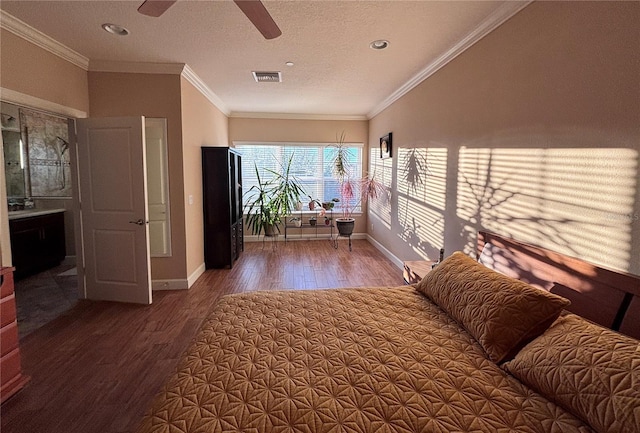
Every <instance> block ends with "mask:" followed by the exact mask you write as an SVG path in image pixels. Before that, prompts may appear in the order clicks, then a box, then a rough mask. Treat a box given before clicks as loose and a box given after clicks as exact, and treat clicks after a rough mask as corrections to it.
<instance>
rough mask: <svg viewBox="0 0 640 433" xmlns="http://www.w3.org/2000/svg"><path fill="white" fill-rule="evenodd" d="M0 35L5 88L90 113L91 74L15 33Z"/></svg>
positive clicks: (0, 83) (0, 78)
mask: <svg viewBox="0 0 640 433" xmlns="http://www.w3.org/2000/svg"><path fill="white" fill-rule="evenodd" d="M0 32H1V34H0V52H1V53H2V61H1V62H0V86H1V87H3V88H5V89H10V90H13V91H16V92H20V93H23V94H26V95H30V96H34V97H36V98H40V99H43V100H45V101H50V102H53V103H56V104H59V105H62V106H65V107H71V108H74V109H76V110H80V111H83V112H88V111H89V93H88V87H87V71H85V70H84V69H82V68H79V67H77V66H75V65H74V64H72V63H69V62H67V61H66V60H63V59H61V58H60V57H58V56H56V55H54V54H51V53H50V52H48V51H46V50H44V49H42V48H40V47H38V46H36V45H34V44H32V43H30V42H27V41H25V40H24V39H22V38H20V37H18V36H16V35H14V34H13V33H11V32H8V31H6V30H4V29H1V30H0ZM40 108H42V107H40Z"/></svg>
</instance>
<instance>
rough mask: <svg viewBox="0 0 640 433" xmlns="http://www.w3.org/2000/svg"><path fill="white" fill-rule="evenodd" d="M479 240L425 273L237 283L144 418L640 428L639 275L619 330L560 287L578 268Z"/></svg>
mask: <svg viewBox="0 0 640 433" xmlns="http://www.w3.org/2000/svg"><path fill="white" fill-rule="evenodd" d="M487 244H488V245H487ZM479 246H480V249H479V258H480V262H478V261H476V260H473V259H471V258H469V257H467V256H466V255H464V254H462V253H459V252H458V253H454V254H452V255H451V256H450V257H448V258H447V259H446V260H445V261H444V262H443V263H441V264H440V265H439V266H438V267H437V268H436V269H435V270H433V271H432V272H430V273H429V274H428V275H427V276H426V277H425V278H424V279H423V280H422V281H421V282H420V283H418V284H416V285H413V286H401V287H377V288H347V289H332V290H315V291H266V292H252V293H244V294H237V295H229V296H226V297H224V298H222V300H221V301H220V303H219V304H218V305H217V306H216V307H215V308H214V310H213V311H212V313H211V315H210V316H209V318H208V319H207V320H206V321H205V322H204V324H203V326H202V328H201V330H200V331H199V333H198V335H197V337H196V339H195V341H194V342H193V344H192V345H191V347H190V348H189V349H188V351H187V352H186V354H185V355H184V357H183V359H182V360H181V362H180V364H179V366H178V369H177V371H176V373H175V374H174V375H173V376H172V377H170V378H169V380H168V381H167V383H166V385H165V387H164V389H163V390H162V391H161V392H160V393H159V395H158V396H157V398H156V399H155V401H154V403H153V405H152V407H151V408H150V410H149V412H148V414H147V415H146V416H145V418H144V419H143V421H142V423H141V425H140V427H139V429H138V432H139V433H150V432H167V433H168V432H176V433H177V432H180V433H187V432H189V433H195V432H256V433H258V432H265V433H266V432H306V433H320V432H323V433H324V432H352V433H360V432H389V433H391V432H403V433H404V432H531V433H543V432H544V433H550V432H585V433H586V432H598V433H605V432H606V433H637V432H638V425H640V391H639V390H640V342H639V341H638V340H637V339H635V338H632V337H631V336H629V335H624V334H623V333H622V331H623V330H626V331H628V333H630V334H632V333H633V332H634V330H636V329H637V326H638V323H637V321H638V320H640V319H639V318H638V316H637V315H635V316H634V315H633V314H631V315H629V313H630V312H631V313H633V310H632V308H633V305H634V303H635V302H637V298H638V292H637V289H638V281H639V280H640V279H638V277H634V276H631V275H625V278H628V280H626V279H625V280H624V281H628V282H631V283H632V284H635V286H633V285H631V286H626V287H624V288H622V289H620V288H616V289H615V290H621V291H622V292H624V293H625V295H623V296H622V301H620V303H619V305H617V310H616V311H615V314H614V319H613V322H615V323H612V324H613V325H615V326H617V328H618V329H619V330H620V332H618V331H614V330H611V329H608V328H605V327H603V326H600V325H598V324H595V323H593V322H592V321H589V320H586V319H584V318H583V317H581V316H579V315H577V314H575V312H579V311H577V310H574V312H571V310H570V308H571V306H570V305H569V301H568V300H567V299H566V297H561V296H557V295H556V294H554V293H552V291H553V290H557V287H558V286H559V285H562V287H564V288H566V289H564V290H569V289H568V287H570V286H568V285H567V281H569V280H563V279H562V278H560V277H558V275H559V274H554V273H552V274H551V275H553V277H554V278H553V281H551V282H547V283H545V282H544V281H543V280H544V275H546V274H545V273H546V272H547V271H549V270H550V269H554V266H553V265H552V264H549V263H547V265H548V267H545V266H546V265H545V266H542V265H539V264H538V262H536V261H535V260H534V261H533V262H532V261H531V260H530V259H531V258H532V257H533V258H535V259H536V260H540V259H541V256H538V255H536V254H537V253H539V252H540V251H539V250H535V253H534V252H530V254H528V255H527V254H526V251H527V250H526V249H525V250H522V248H523V247H525V246H526V245H525V244H521V243H518V242H516V241H513V240H510V239H508V238H503V237H500V236H498V235H495V234H489V233H481V234H480V237H479ZM485 247H486V248H485ZM543 256H544V257H546V258H547V259H548V258H549V257H551V259H550V260H547V261H551V262H553V260H556V259H557V258H558V257H557V256H553V255H550V254H549V255H548V254H547V253H546V252H544V251H543ZM564 259H565V257H562V261H561V262H560V264H561V265H560V266H558V267H559V268H562V270H563V272H565V273H568V274H571V272H569V271H567V266H566V263H567V262H566V261H565V260H564ZM545 260H546V259H545ZM483 262H484V263H487V264H489V265H490V266H492V263H493V264H499V265H496V266H495V267H496V268H498V270H501V271H505V270H506V271H508V270H509V269H511V267H517V269H521V272H522V274H521V275H520V276H521V277H522V278H523V279H526V278H528V277H527V275H529V277H531V276H532V275H533V276H535V277H536V281H534V282H535V283H537V285H538V286H539V287H541V288H544V289H545V290H541V289H540V288H536V287H532V286H531V285H529V284H527V283H525V282H523V281H520V280H517V279H514V278H512V277H511V276H507V275H504V273H502V272H496V271H494V270H492V269H490V268H489V267H487V266H485V264H483ZM507 263H509V267H508V269H504V267H505V264H507ZM532 263H533V264H532ZM501 268H502V269H501ZM577 274H579V273H578V272H575V273H574V274H573V275H577ZM556 277H558V278H556ZM576 278H577V279H576V280H574V281H581V278H584V275H582V276H576ZM589 278H590V279H591V280H593V279H594V276H593V275H591V274H590V275H589ZM596 279H597V278H596ZM559 280H562V282H561V281H559ZM615 281H617V280H614V282H615ZM569 282H570V281H569ZM550 287H553V288H554V289H553V290H550V289H549V288H550ZM580 287H581V290H582V292H581V291H577V292H576V293H577V295H576V294H573V293H572V294H571V296H573V297H574V298H576V299H581V297H580V293H587V294H588V295H589V296H591V295H592V291H590V290H587V289H584V287H586V286H580ZM598 287H600V286H598ZM603 290H604V289H603ZM603 293H604V292H600V294H599V295H598V296H604V295H603ZM627 293H631V295H630V299H629V296H627V295H626V294H627ZM605 297H606V296H605ZM591 298H592V299H595V298H594V297H593V296H591ZM581 302H582V301H580V302H578V305H579V309H578V310H580V309H581V308H583V307H584V305H587V304H590V303H592V302H591V301H588V300H587V301H584V302H582V303H581ZM614 304H615V302H614ZM590 308H591V307H589V308H587V310H589V309H590ZM613 308H614V309H616V307H615V306H614V307H613ZM606 318H607V319H608V318H609V315H606ZM610 327H611V326H610Z"/></svg>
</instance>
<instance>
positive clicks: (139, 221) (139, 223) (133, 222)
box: [129, 218, 145, 226]
mask: <svg viewBox="0 0 640 433" xmlns="http://www.w3.org/2000/svg"><path fill="white" fill-rule="evenodd" d="M129 224H138V225H139V226H143V225H145V221H144V220H143V219H142V218H140V219H139V220H137V221H129Z"/></svg>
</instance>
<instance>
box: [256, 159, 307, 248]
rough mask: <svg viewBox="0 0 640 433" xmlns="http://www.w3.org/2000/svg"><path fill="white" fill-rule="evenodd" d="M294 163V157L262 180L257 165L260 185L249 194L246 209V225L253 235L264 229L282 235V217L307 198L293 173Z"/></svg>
mask: <svg viewBox="0 0 640 433" xmlns="http://www.w3.org/2000/svg"><path fill="white" fill-rule="evenodd" d="M292 161H293V155H291V157H290V158H289V160H288V161H287V163H286V165H283V166H282V172H277V171H274V170H269V169H266V171H267V172H268V173H269V174H271V175H272V177H271V178H269V179H263V177H261V176H260V170H258V167H257V165H255V164H254V169H255V172H256V179H257V184H256V185H253V186H252V187H251V188H250V189H249V191H248V195H249V202H248V206H247V225H248V226H249V227H250V228H251V231H252V233H253V234H257V235H260V233H261V232H262V231H263V230H264V233H265V235H268V236H272V235H274V234H275V232H276V231H277V232H278V233H279V232H280V223H281V220H282V217H284V216H287V215H289V214H290V213H291V212H292V211H293V209H294V208H295V205H296V203H297V202H298V201H300V196H301V195H304V190H303V189H302V187H301V186H300V182H299V181H298V179H297V178H296V177H295V176H294V175H293V174H292V173H291V163H292Z"/></svg>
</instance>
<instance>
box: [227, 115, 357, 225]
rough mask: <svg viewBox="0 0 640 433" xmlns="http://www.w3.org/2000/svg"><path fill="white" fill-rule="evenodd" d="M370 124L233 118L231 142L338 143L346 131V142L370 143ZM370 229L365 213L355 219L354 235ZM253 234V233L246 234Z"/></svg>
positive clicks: (231, 121) (344, 121)
mask: <svg viewBox="0 0 640 433" xmlns="http://www.w3.org/2000/svg"><path fill="white" fill-rule="evenodd" d="M368 124H369V122H368V121H366V120H288V119H252V118H239V117H232V118H230V119H229V140H231V141H232V142H234V141H272V142H287V141H290V142H302V143H304V142H308V143H335V142H336V139H337V138H336V135H337V136H339V135H340V133H341V132H342V131H344V132H345V141H347V142H353V143H365V145H366V143H367V142H368V141H369V135H368V134H369V132H368ZM363 164H364V171H366V170H367V167H368V155H367V152H364V155H363ZM366 227H367V214H366V211H365V212H364V213H363V215H362V216H358V217H357V218H356V225H355V228H354V233H364V232H366ZM246 234H247V235H250V234H251V233H246Z"/></svg>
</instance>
